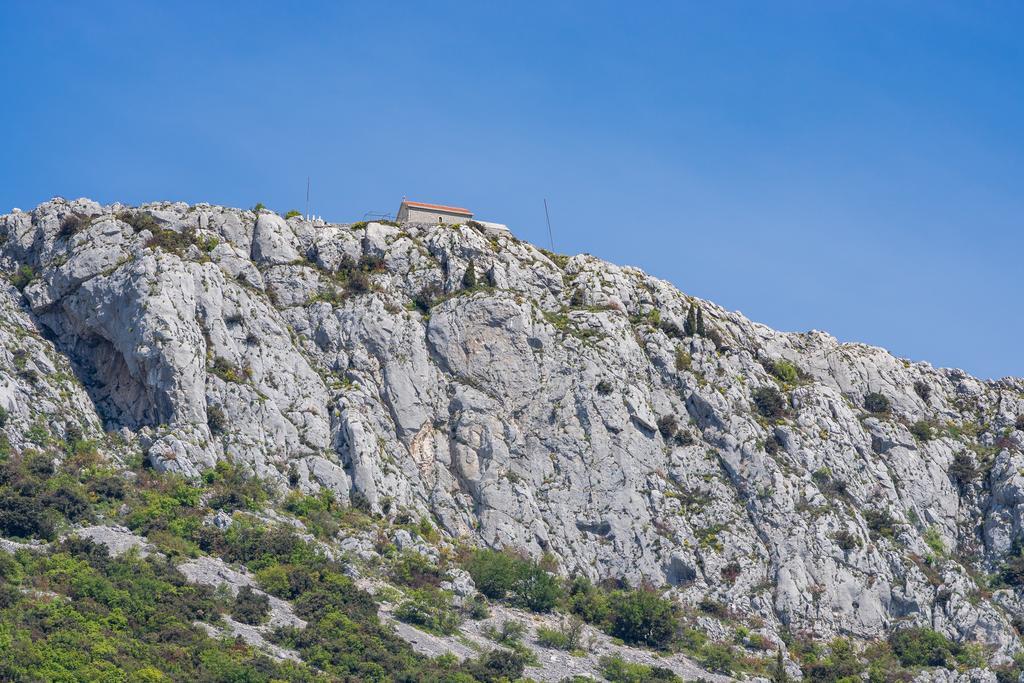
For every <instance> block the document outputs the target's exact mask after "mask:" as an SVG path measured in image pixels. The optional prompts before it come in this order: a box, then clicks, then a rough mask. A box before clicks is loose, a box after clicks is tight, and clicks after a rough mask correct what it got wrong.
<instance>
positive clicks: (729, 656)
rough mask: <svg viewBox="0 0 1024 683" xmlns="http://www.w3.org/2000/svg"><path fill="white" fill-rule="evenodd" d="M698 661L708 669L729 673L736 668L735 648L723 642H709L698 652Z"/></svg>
mask: <svg viewBox="0 0 1024 683" xmlns="http://www.w3.org/2000/svg"><path fill="white" fill-rule="evenodd" d="M699 659H700V663H701V664H703V665H704V668H706V669H708V670H709V671H715V672H718V673H723V674H726V675H729V674H731V673H732V672H733V669H735V668H736V663H737V659H738V656H737V654H736V648H734V647H733V646H732V645H726V644H724V643H709V644H707V645H705V646H704V649H703V650H702V651H701V653H700V657H699Z"/></svg>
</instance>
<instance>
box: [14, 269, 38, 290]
mask: <svg viewBox="0 0 1024 683" xmlns="http://www.w3.org/2000/svg"><path fill="white" fill-rule="evenodd" d="M35 279H36V272H35V271H34V270H32V266H30V265H28V264H27V263H26V264H24V265H22V266H20V267H18V269H17V270H15V271H14V274H13V275H11V284H12V285H14V288H15V289H17V290H18V291H19V292H20V291H24V289H25V288H26V287H28V286H29V284H30V283H31V282H32V281H33V280H35Z"/></svg>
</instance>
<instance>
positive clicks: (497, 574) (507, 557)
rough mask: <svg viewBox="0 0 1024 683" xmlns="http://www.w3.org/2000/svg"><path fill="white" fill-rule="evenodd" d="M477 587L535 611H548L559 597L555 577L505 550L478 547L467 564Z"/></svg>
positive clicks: (495, 597)
mask: <svg viewBox="0 0 1024 683" xmlns="http://www.w3.org/2000/svg"><path fill="white" fill-rule="evenodd" d="M466 570H467V571H468V572H469V573H470V575H471V576H472V577H473V581H474V583H475V584H476V587H477V589H479V590H480V592H481V593H483V594H484V595H486V596H487V597H489V598H493V599H495V600H508V601H509V602H510V603H512V604H514V605H517V606H520V607H525V608H527V609H529V610H532V611H534V612H549V611H551V609H552V608H554V606H555V605H556V604H557V602H558V600H559V598H561V596H562V587H561V584H560V582H559V581H558V579H557V578H556V577H554V576H552V575H551V574H549V573H547V572H546V571H544V570H543V569H541V568H540V567H539V566H538V565H537V563H536V562H534V561H532V560H528V559H526V558H522V557H518V556H516V555H513V554H511V553H508V552H501V551H496V550H477V551H475V552H474V553H473V554H472V556H471V557H470V558H469V560H468V562H467V563H466Z"/></svg>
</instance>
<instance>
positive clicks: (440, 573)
mask: <svg viewBox="0 0 1024 683" xmlns="http://www.w3.org/2000/svg"><path fill="white" fill-rule="evenodd" d="M391 578H392V579H393V580H394V581H395V582H396V583H399V584H401V585H403V586H410V587H412V588H423V587H424V586H434V587H437V586H440V585H441V582H442V581H444V580H445V579H446V578H447V573H446V572H445V571H444V570H443V569H442V568H441V567H439V566H437V565H436V564H433V563H431V562H430V560H428V559H427V558H426V557H424V556H423V555H421V554H420V553H417V552H415V551H406V552H403V553H402V554H401V555H400V556H399V557H398V560H397V561H396V562H395V563H394V565H393V566H392V568H391Z"/></svg>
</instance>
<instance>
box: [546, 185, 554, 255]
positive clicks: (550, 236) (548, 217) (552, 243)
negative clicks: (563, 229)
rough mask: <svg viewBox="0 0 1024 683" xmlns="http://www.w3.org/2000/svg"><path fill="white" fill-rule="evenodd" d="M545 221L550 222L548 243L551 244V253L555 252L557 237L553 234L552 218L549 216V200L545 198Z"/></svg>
mask: <svg viewBox="0 0 1024 683" xmlns="http://www.w3.org/2000/svg"><path fill="white" fill-rule="evenodd" d="M544 220H546V221H547V222H548V242H550V243H551V251H554V250H555V237H554V235H552V234H551V216H549V215H548V200H547V197H545V198H544Z"/></svg>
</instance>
